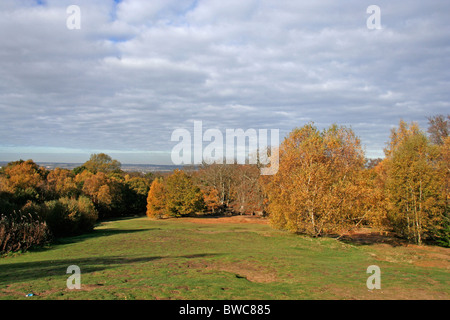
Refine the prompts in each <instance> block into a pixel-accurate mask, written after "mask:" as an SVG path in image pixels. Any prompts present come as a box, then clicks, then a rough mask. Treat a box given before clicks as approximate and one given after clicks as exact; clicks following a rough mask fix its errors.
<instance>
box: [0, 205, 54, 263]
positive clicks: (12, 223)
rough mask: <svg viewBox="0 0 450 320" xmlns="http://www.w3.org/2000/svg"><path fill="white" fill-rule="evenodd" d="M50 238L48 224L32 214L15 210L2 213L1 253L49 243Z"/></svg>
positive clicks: (0, 230) (0, 225)
mask: <svg viewBox="0 0 450 320" xmlns="http://www.w3.org/2000/svg"><path fill="white" fill-rule="evenodd" d="M49 239H50V234H49V230H48V227H47V224H46V223H45V222H43V221H40V219H39V218H38V217H36V216H33V215H32V214H29V213H28V214H27V213H22V212H20V211H19V212H14V213H13V214H9V215H3V214H2V215H0V253H1V254H6V253H9V252H16V251H19V250H21V251H26V250H27V249H29V248H31V247H35V246H39V245H43V244H45V243H47V242H48V241H49Z"/></svg>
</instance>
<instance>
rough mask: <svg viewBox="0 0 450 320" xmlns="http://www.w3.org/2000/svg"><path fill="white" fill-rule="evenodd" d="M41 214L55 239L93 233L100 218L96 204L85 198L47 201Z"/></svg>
mask: <svg viewBox="0 0 450 320" xmlns="http://www.w3.org/2000/svg"><path fill="white" fill-rule="evenodd" d="M41 214H42V216H43V217H44V219H45V221H46V222H47V224H48V226H49V228H50V231H51V232H52V234H53V235H54V236H55V237H64V236H72V235H78V234H81V233H84V232H89V231H92V229H93V228H94V224H95V222H96V221H97V218H98V214H97V210H96V209H95V206H94V204H93V203H92V201H91V200H90V199H89V198H87V197H85V196H81V197H79V198H78V199H73V198H60V199H58V200H52V201H47V202H45V204H44V206H43V208H42V212H41Z"/></svg>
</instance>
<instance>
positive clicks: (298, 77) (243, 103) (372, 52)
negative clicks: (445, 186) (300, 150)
mask: <svg viewBox="0 0 450 320" xmlns="http://www.w3.org/2000/svg"><path fill="white" fill-rule="evenodd" d="M72 2H73V1H66V0H64V1H56V0H49V1H45V4H44V5H38V4H37V1H31V0H30V1H25V0H22V1H12V0H4V1H3V0H2V2H1V4H0V39H2V50H1V51H0V114H1V115H2V117H1V118H0V137H1V138H0V146H6V145H8V146H18V147H21V146H35V147H37V148H50V147H51V148H62V147H64V148H73V149H88V150H102V149H103V150H122V151H126V150H142V151H149V150H152V151H167V150H170V148H171V147H172V144H171V142H170V133H171V132H172V130H174V129H175V128H178V127H180V126H181V127H183V126H185V127H186V128H188V129H190V122H189V121H192V120H202V121H203V123H204V125H205V126H209V127H210V128H215V127H217V128H221V129H225V128H244V129H245V128H278V129H280V131H281V133H287V132H289V131H290V130H291V129H293V128H294V127H295V126H301V125H303V124H304V123H305V122H307V121H310V120H312V121H315V122H316V123H317V124H319V125H322V126H326V125H329V124H331V123H339V124H345V125H351V126H352V127H353V128H354V129H355V131H356V133H357V134H358V135H360V136H361V138H362V142H363V143H364V144H366V145H367V149H368V150H370V152H371V155H373V154H378V155H382V149H383V147H384V143H385V141H386V140H387V139H388V136H389V126H390V125H395V124H397V123H398V121H399V119H400V118H403V119H405V120H417V121H419V122H420V123H421V124H422V125H426V118H425V117H426V116H429V115H432V114H437V113H448V110H449V102H448V101H449V91H448V87H449V79H450V71H448V70H449V69H448V67H447V66H448V64H449V62H450V61H449V60H450V55H449V53H450V45H449V42H448V39H449V38H450V37H449V36H450V29H449V27H448V22H447V16H446V14H445V13H446V12H448V9H449V5H447V4H445V3H444V2H442V1H429V2H427V4H426V5H425V4H423V3H422V2H420V1H418V0H417V1H409V2H407V3H406V2H403V3H398V2H396V3H391V2H388V1H380V2H379V4H378V5H379V6H380V7H381V14H382V26H383V29H382V30H368V29H367V28H366V21H365V19H367V17H368V15H367V14H366V11H365V9H366V8H365V7H364V6H365V5H363V4H361V3H360V2H359V1H356V0H354V1H346V2H337V1H331V0H326V1H325V0H322V1H314V2H299V1H276V2H274V1H253V0H249V1H240V0H239V1H238V0H232V1H227V2H226V3H224V2H223V1H218V0H199V1H193V0H192V1H190V0H183V1H175V0H173V1H172V0H170V1H163V0H161V1H159V0H158V1H144V0H123V1H121V2H120V3H118V4H116V3H115V1H113V0H108V1H106V0H105V1H88V0H80V1H76V2H77V5H79V6H80V8H81V14H82V16H81V17H82V25H81V30H68V29H67V28H66V18H67V13H66V11H65V9H66V7H67V6H68V5H70V4H72ZM367 124H371V125H367ZM27 150H28V149H27ZM36 150H38V151H41V149H36ZM52 150H54V149H52ZM149 161H150V162H151V160H149Z"/></svg>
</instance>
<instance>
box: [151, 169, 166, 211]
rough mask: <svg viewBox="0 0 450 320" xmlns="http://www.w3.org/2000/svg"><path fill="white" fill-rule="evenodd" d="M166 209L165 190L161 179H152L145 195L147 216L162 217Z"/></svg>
mask: <svg viewBox="0 0 450 320" xmlns="http://www.w3.org/2000/svg"><path fill="white" fill-rule="evenodd" d="M166 211H167V204H166V190H165V187H164V183H163V181H162V179H160V178H156V179H155V180H153V182H152V185H151V186H150V190H149V192H148V197H147V216H148V217H149V218H157V219H159V218H162V217H163V216H164V215H165V214H166Z"/></svg>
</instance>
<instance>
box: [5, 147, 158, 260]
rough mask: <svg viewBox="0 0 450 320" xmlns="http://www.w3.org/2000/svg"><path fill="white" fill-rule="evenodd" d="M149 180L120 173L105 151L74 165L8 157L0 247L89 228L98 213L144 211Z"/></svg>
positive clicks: (100, 215) (10, 247)
mask: <svg viewBox="0 0 450 320" xmlns="http://www.w3.org/2000/svg"><path fill="white" fill-rule="evenodd" d="M152 180H153V175H152V174H147V175H146V176H142V175H141V174H138V173H134V174H133V173H130V174H128V173H125V172H123V171H122V170H121V164H120V162H118V161H117V160H113V159H111V157H110V156H108V155H106V154H94V155H92V156H91V158H90V160H89V161H87V162H86V163H84V164H83V165H82V166H81V167H78V168H75V169H74V170H67V169H60V168H56V169H54V170H46V169H45V168H43V167H39V166H38V165H37V164H36V163H34V162H33V161H32V160H27V161H23V160H20V161H16V162H11V163H9V164H8V165H7V166H5V167H3V168H2V169H1V170H0V210H1V211H0V214H1V216H0V252H2V253H5V252H9V251H17V250H20V249H26V248H28V247H30V246H33V245H35V244H42V243H45V242H46V241H49V240H50V239H51V238H54V237H62V236H71V235H78V234H82V233H85V232H89V231H91V230H92V229H93V227H94V225H95V223H96V222H97V220H98V219H99V218H100V219H106V218H112V217H118V216H130V215H143V214H145V210H146V203H147V202H146V199H147V195H148V191H149V189H150V185H151V182H152ZM19 230H20V231H19ZM38 231H39V232H38ZM18 234H23V236H21V237H19V238H20V239H22V240H20V241H22V242H23V243H22V244H18V243H19V242H20V241H19V238H18ZM23 239H26V241H25V240H23Z"/></svg>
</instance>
